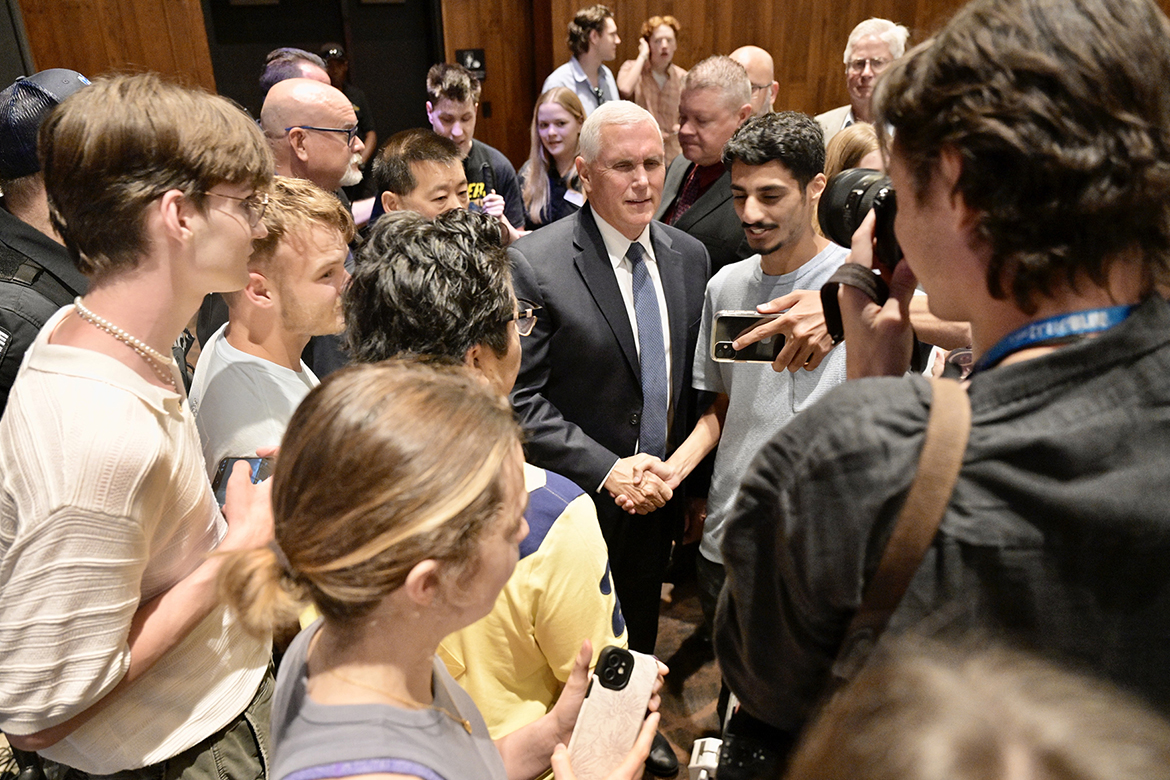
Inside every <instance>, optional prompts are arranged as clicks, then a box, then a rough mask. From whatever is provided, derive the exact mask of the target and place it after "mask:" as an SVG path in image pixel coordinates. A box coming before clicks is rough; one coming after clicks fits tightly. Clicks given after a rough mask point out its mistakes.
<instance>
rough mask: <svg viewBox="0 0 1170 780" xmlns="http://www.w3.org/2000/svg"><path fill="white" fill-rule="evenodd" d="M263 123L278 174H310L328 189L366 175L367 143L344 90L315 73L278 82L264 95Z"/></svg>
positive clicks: (345, 185)
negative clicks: (318, 78) (315, 76)
mask: <svg viewBox="0 0 1170 780" xmlns="http://www.w3.org/2000/svg"><path fill="white" fill-rule="evenodd" d="M260 125H261V127H263V129H264V135H265V136H266V137H267V138H268V143H269V144H270V145H271V146H272V153H273V155H274V156H275V158H276V173H277V174H278V175H280V176H293V177H296V178H298V179H308V180H309V181H311V182H313V183H314V184H316V185H317V186H318V187H320V188H321V189H323V190H325V191H326V192H337V191H338V190H339V189H340V188H341V187H351V186H353V185H354V184H357V183H358V182H359V181H361V180H362V170H361V163H362V152H363V151H364V150H365V145H364V144H363V143H362V139H361V138H360V137H358V121H357V114H355V113H354V110H353V104H352V103H350V101H349V98H347V97H346V96H345V94H344V93H342V92H341V90H338V89H335V88H333V87H332V86H330V85H328V84H322V83H320V82H317V81H312V80H310V79H286V80H284V81H280V82H277V83H276V84H274V85H273V87H272V89H270V90H269V91H268V96H267V97H266V98H265V99H264V108H263V109H261V111H260Z"/></svg>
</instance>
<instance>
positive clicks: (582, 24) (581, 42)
mask: <svg viewBox="0 0 1170 780" xmlns="http://www.w3.org/2000/svg"><path fill="white" fill-rule="evenodd" d="M612 18H613V11H611V10H609V8H608V7H606V6H604V5H600V4H599V5H591V6H589V7H588V8H582V9H581V10H580V11H578V12H577V13H576V15H574V16H573V21H571V22H569V50H570V51H571V52H573V56H574V57H580V56H581V55H582V54H584V53H585V52H587V51H589V36H590V34H591V33H593V32H597V33H598V34H599V35H600V34H601V31H602V30H604V29H605V20H606V19H612Z"/></svg>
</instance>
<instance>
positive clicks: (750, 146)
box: [723, 111, 825, 191]
mask: <svg viewBox="0 0 1170 780" xmlns="http://www.w3.org/2000/svg"><path fill="white" fill-rule="evenodd" d="M773 160H776V161H778V162H779V163H780V164H781V165H783V166H784V167H785V168H787V169H788V172H789V173H791V174H792V178H794V179H796V183H797V184H799V185H800V189H801V190H802V191H803V190H804V189H805V188H807V187H808V185H809V182H811V181H812V180H813V179H814V178H816V175H817V174H818V173H824V171H825V134H824V132H823V131H822V130H821V126H820V125H819V124H817V122H816V120H815V119H813V118H812V117H811V116H809V115H808V114H802V113H800V112H798V111H779V112H774V113H768V114H764V115H763V116H756V117H752V118H750V119H748V120H747V121H746V122H744V123H743V124H742V125H740V126H739V129H738V130H736V131H735V134H734V135H732V136H731V139H730V140H729V141H728V142H727V144H726V145H725V146H724V147H723V164H724V165H726V166H727V167H728V168H730V167H731V164H732V163H734V162H736V161H739V162H741V163H743V164H744V165H751V166H757V165H767V164H768V163H770V162H772V161H773Z"/></svg>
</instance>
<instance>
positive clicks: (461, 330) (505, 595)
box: [345, 209, 626, 738]
mask: <svg viewBox="0 0 1170 780" xmlns="http://www.w3.org/2000/svg"><path fill="white" fill-rule="evenodd" d="M500 241H501V234H500V228H499V223H498V222H495V221H494V220H492V219H490V218H488V217H485V216H484V215H482V214H476V213H473V212H468V211H465V210H463V209H455V210H452V211H448V212H445V213H443V214H441V215H439V216H436V217H435V218H434V219H433V220H428V219H427V218H426V217H424V216H422V215H420V214H417V213H410V212H399V213H392V214H387V215H386V216H385V217H383V218H382V219H380V220H379V221H378V223H377V224H376V225H375V226H374V228H373V230H372V231H371V233H370V237H369V240H368V241H367V242H366V243H365V244H364V245H363V246H362V248H361V249H360V250H359V252H358V263H357V271H356V273H355V274H354V278H353V282H352V283H351V284H350V286H349V288H348V289H347V290H346V293H345V311H346V321H347V325H348V331H347V333H348V340H349V345H350V349H351V350H352V352H353V356H354V360H356V361H357V362H360V363H372V362H377V361H380V360H385V359H388V358H393V357H401V356H407V355H427V356H428V358H429V359H432V360H436V361H439V362H442V363H449V364H452V365H464V366H466V367H468V368H469V369H470V370H472V371H473V372H475V373H476V374H477V375H478V376H480V377H481V378H482V379H483V381H484V382H486V383H487V384H489V385H491V386H492V387H493V388H494V389H495V390H496V391H497V392H499V393H500V395H504V396H506V395H507V394H508V393H509V392H510V391H511V390H512V385H513V383H514V382H515V381H516V375H517V372H518V371H519V369H520V351H521V338H522V337H524V336H527V335H528V334H530V333H532V330H533V327H534V326H535V324H536V320H537V318H539V317H540V316H541V311H540V309H539V308H538V307H535V305H534V304H531V303H528V302H526V301H517V300H516V298H515V297H514V295H513V294H512V275H511V273H510V270H509V263H508V258H507V256H506V255H505V254H504V251H503V249H502V248H501V246H500ZM524 481H525V486H526V488H527V490H528V509H527V511H526V512H525V518H526V519H527V521H528V526H529V533H528V536H527V537H526V538H525V540H524V541H523V542H522V543H521V545H520V562H519V563H518V564H517V566H516V570H515V572H513V574H512V576H511V578H509V580H508V584H507V585H506V586H505V587H504V590H503V591H502V592H501V593H500V595H499V598H498V599H497V600H496V604H495V607H494V608H493V609H492V611H491V613H490V614H488V616H487V617H485V618H483V619H482V620H480V621H479V622H477V623H475V624H474V625H472V626H469V627H467V628H465V629H463V630H461V631H459V632H457V633H455V634H453V635H451V636H449V637H447V638H446V639H445V640H443V643H442V645H440V647H439V656H440V657H441V658H442V659H443V661H444V662H445V663H446V664H447V667H448V669H449V670H450V671H451V674H452V676H453V677H455V679H456V680H457V681H458V682H459V684H460V685H461V686H463V688H465V689H466V690H467V692H468V693H469V694H470V695H471V697H472V698H473V699H474V700H475V703H476V706H477V707H479V710H480V712H481V713H482V714H483V716H484V720H485V721H486V722H487V725H488V729H489V730H490V731H491V734H492V737H495V738H499V737H501V736H503V735H505V734H508V733H511V732H512V731H515V730H516V729H517V728H519V727H520V726H523V725H526V724H528V723H531V722H532V721H534V720H536V719H537V718H539V717H540V716H542V715H544V714H545V713H546V712H548V710H549V708H550V707H551V706H552V704H553V703H554V702H555V701H556V699H557V695H558V694H559V693H560V689H561V686H562V685H563V684H564V683H565V681H566V680H567V679H568V675H569V672H570V670H571V669H572V667H573V659H574V658H575V657H576V655H577V653H578V651H579V650H580V648H581V640H583V639H586V638H588V639H590V640H591V641H592V643H593V653H594V662H596V659H597V654H598V653H600V652H601V649H602V648H603V647H605V646H606V645H615V644H616V645H621V646H625V644H626V631H625V624H624V622H623V621H622V618H621V612H620V607H619V606H618V603H617V597H616V595H615V594H614V589H613V586H612V583H611V582H610V577H609V567H608V554H607V551H606V546H605V540H604V539H603V538H602V536H601V529H600V528H599V526H598V523H597V512H596V510H595V509H594V507H593V502H592V500H591V499H590V498H589V496H587V495H586V494H585V493H584V491H582V490H581V489H580V488H579V487H577V486H576V485H574V484H573V483H572V482H570V481H569V480H568V479H566V478H565V477H562V476H560V475H558V474H554V473H552V472H548V471H545V470H544V469H539V468H536V467H535V466H532V465H527V464H526V465H525V466H524Z"/></svg>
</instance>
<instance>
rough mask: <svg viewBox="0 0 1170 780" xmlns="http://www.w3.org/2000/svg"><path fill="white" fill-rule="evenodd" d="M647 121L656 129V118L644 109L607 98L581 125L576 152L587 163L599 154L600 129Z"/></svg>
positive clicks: (633, 104)
mask: <svg viewBox="0 0 1170 780" xmlns="http://www.w3.org/2000/svg"><path fill="white" fill-rule="evenodd" d="M642 123H647V124H649V125H651V126H653V127H654V130H655V132H660V131H659V130H658V120H657V119H655V118H654V115H653V114H651V113H650V112H649V111H647V110H646V109H644V108H642V107H641V106H639V105H637V104H636V103H631V102H630V101H628V100H608V101H606V102H605V103H602V104H601V105H600V106H598V107H597V108H596V109H594V110H593V113H592V114H590V115H589V117H588V118H587V119H586V120H585V124H583V125H581V135H580V136H578V138H577V153H578V154H580V155H581V157H582V158H583V159H584V160H585V162H587V163H591V162H594V161H595V160H597V155H599V154H601V129H602V128H603V127H606V126H608V125H640V124H642Z"/></svg>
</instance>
